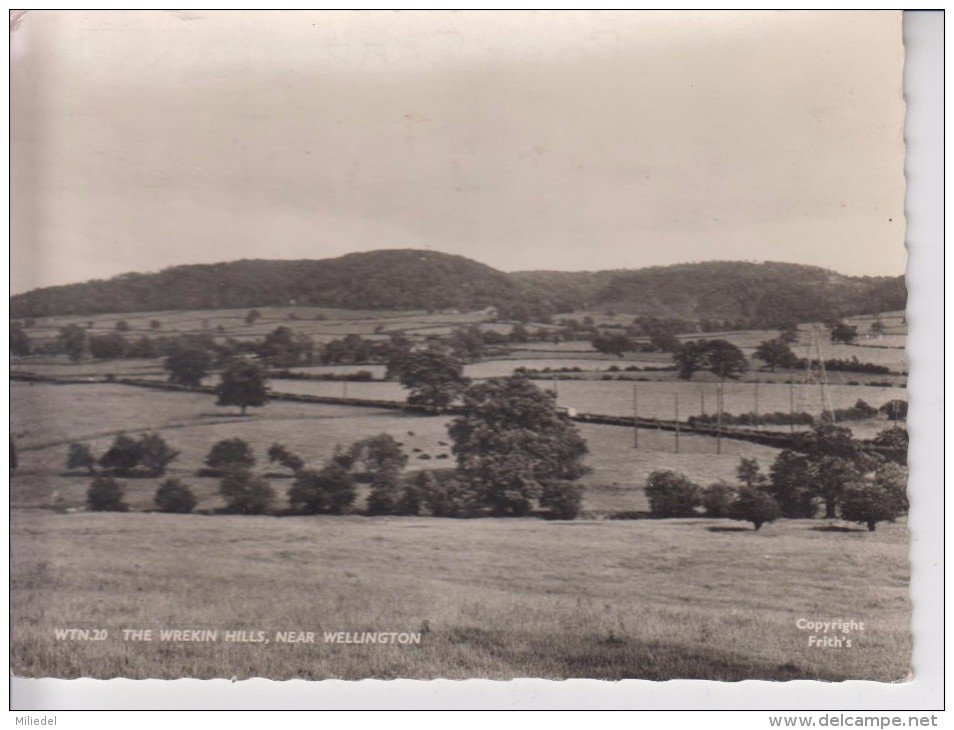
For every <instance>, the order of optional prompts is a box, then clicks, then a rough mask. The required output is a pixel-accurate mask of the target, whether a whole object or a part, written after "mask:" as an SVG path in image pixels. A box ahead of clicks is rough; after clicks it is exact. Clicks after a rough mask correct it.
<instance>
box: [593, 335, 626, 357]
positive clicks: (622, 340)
mask: <svg viewBox="0 0 954 730" xmlns="http://www.w3.org/2000/svg"><path fill="white" fill-rule="evenodd" d="M591 344H592V345H593V349H594V350H596V351H597V352H602V353H604V354H606V355H616V356H617V357H622V356H623V353H624V352H628V351H629V350H632V349H633V343H632V341H631V340H630V339H629V338H628V337H626V336H625V335H620V334H609V335H603V334H600V335H597V336H596V337H594V338H593V339H592V340H591Z"/></svg>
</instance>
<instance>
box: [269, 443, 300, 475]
mask: <svg viewBox="0 0 954 730" xmlns="http://www.w3.org/2000/svg"><path fill="white" fill-rule="evenodd" d="M268 460H269V461H270V462H276V461H277V462H278V463H279V464H281V465H282V466H284V467H285V468H286V469H289V470H291V471H293V472H297V471H298V470H299V469H301V468H302V467H303V466H304V465H305V462H304V461H303V460H302V459H301V457H299V456H297V455H296V454H293V453H291V452H290V451H289V450H288V449H286V448H285V447H284V446H283V445H282V444H272V445H271V446H270V447H269V448H268Z"/></svg>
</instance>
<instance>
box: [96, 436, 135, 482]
mask: <svg viewBox="0 0 954 730" xmlns="http://www.w3.org/2000/svg"><path fill="white" fill-rule="evenodd" d="M141 457H142V451H141V448H140V445H139V442H138V441H136V440H135V439H132V438H130V437H129V436H127V435H126V434H124V433H121V434H119V435H118V436H117V437H116V439H115V440H114V441H113V443H112V446H110V447H109V450H108V451H107V452H106V453H105V454H103V455H102V457H101V458H100V460H99V465H100V466H101V467H103V468H104V469H108V470H109V471H112V472H114V473H116V474H119V475H121V476H124V475H127V474H130V473H132V471H133V470H134V469H135V468H136V467H137V466H139V461H140V459H141Z"/></svg>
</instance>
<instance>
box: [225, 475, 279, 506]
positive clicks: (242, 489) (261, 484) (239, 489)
mask: <svg viewBox="0 0 954 730" xmlns="http://www.w3.org/2000/svg"><path fill="white" fill-rule="evenodd" d="M219 493H220V494H221V495H222V497H223V498H224V499H225V502H226V510H227V511H228V512H232V513H235V514H243V515H260V514H264V513H265V512H267V511H268V508H269V507H270V506H271V503H272V500H274V499H275V490H274V489H272V487H271V485H270V484H269V483H268V482H267V481H266V480H265V479H263V478H262V477H257V476H255V475H254V474H252V473H251V472H249V471H246V470H244V469H234V470H231V471H228V472H226V474H225V476H224V477H222V481H221V483H220V485H219Z"/></svg>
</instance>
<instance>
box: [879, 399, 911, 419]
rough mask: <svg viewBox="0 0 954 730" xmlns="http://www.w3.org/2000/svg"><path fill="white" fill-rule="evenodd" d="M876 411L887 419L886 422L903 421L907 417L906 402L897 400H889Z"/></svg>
mask: <svg viewBox="0 0 954 730" xmlns="http://www.w3.org/2000/svg"><path fill="white" fill-rule="evenodd" d="M878 411H879V412H880V413H884V414H885V415H886V416H887V417H888V420H891V421H904V420H906V419H907V417H908V402H907V401H906V400H900V399H897V398H896V399H894V400H889V401H888V402H887V403H885V404H884V405H883V406H881V408H879V409H878Z"/></svg>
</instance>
